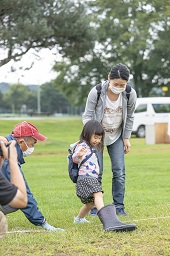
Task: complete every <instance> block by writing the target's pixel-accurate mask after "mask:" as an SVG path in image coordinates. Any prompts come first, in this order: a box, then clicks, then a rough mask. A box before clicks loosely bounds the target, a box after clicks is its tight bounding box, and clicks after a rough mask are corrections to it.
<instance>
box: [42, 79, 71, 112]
mask: <svg viewBox="0 0 170 256" xmlns="http://www.w3.org/2000/svg"><path fill="white" fill-rule="evenodd" d="M40 95H41V110H42V112H45V113H49V114H53V113H67V112H68V108H70V104H69V102H68V100H67V99H66V98H65V97H64V96H63V95H62V94H61V93H60V92H59V91H58V89H56V87H55V86H54V84H53V83H52V82H49V83H45V84H43V85H42V86H41V93H40Z"/></svg>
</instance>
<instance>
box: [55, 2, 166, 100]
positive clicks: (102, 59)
mask: <svg viewBox="0 0 170 256" xmlns="http://www.w3.org/2000/svg"><path fill="white" fill-rule="evenodd" d="M89 4H90V5H89V8H90V10H91V19H92V22H93V27H94V30H95V31H96V34H97V35H98V38H97V41H96V44H95V47H94V48H93V49H90V50H89V51H88V53H87V54H86V55H85V56H84V57H81V58H77V59H74V60H71V61H69V62H68V61H67V62H66V61H65V60H64V61H63V62H62V63H57V64H56V65H55V67H54V69H55V70H56V71H57V72H58V77H57V78H56V84H57V86H59V88H60V90H62V91H63V92H65V94H66V95H68V97H69V98H70V99H72V100H74V103H75V104H77V105H80V104H84V101H85V98H86V96H87V94H88V92H89V89H90V88H91V87H92V86H94V85H95V84H97V83H98V82H100V81H101V80H103V79H107V75H108V72H109V70H110V68H111V67H112V66H113V65H115V64H116V63H120V62H122V63H124V64H126V65H127V66H128V67H129V68H130V71H131V73H132V75H133V79H134V83H135V89H136V90H137V94H138V96H148V95H149V93H150V91H151V90H152V88H153V87H155V86H157V87H160V86H161V84H166V83H167V81H169V80H168V79H169V74H170V65H169V54H168V52H170V45H169V44H168V41H169V40H168V38H169V36H170V15H169V10H170V9H169V8H170V3H169V1H168V0H163V1H161V2H160V1H158V0H147V1H145V2H142V1H137V0H129V1H127V0H122V1H118V0H114V1H112V0H108V1H104V0H96V1H90V2H89ZM77 94H78V95H79V99H77Z"/></svg>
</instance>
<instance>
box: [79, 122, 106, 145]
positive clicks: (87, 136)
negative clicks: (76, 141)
mask: <svg viewBox="0 0 170 256" xmlns="http://www.w3.org/2000/svg"><path fill="white" fill-rule="evenodd" d="M93 134H95V135H99V136H102V140H101V143H100V144H99V145H98V148H100V149H102V148H103V138H104V130H103V127H102V125H101V124H100V123H99V122H98V121H96V120H90V121H88V122H87V123H86V124H85V125H84V127H83V130H82V133H81V135H80V142H83V141H86V142H87V144H88V145H89V146H90V140H91V137H92V135H93Z"/></svg>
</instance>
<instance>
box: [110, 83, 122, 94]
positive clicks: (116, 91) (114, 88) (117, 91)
mask: <svg viewBox="0 0 170 256" xmlns="http://www.w3.org/2000/svg"><path fill="white" fill-rule="evenodd" d="M109 88H110V90H111V91H112V92H113V93H115V94H119V93H121V92H124V91H125V89H126V87H123V88H118V87H116V86H114V85H111V84H109Z"/></svg>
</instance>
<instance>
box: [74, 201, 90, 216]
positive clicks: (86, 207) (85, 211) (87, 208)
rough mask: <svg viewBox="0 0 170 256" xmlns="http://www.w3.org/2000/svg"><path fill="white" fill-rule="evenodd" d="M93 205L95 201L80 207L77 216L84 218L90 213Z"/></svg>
mask: <svg viewBox="0 0 170 256" xmlns="http://www.w3.org/2000/svg"><path fill="white" fill-rule="evenodd" d="M93 206H94V203H93V202H91V203H87V204H85V205H83V207H82V208H81V209H80V211H79V214H78V215H77V217H78V218H84V217H85V216H86V215H87V214H88V212H89V211H90V210H91V209H92V208H93Z"/></svg>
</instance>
